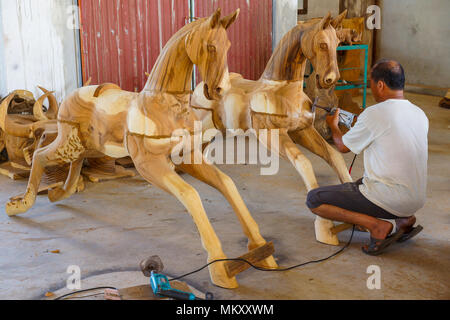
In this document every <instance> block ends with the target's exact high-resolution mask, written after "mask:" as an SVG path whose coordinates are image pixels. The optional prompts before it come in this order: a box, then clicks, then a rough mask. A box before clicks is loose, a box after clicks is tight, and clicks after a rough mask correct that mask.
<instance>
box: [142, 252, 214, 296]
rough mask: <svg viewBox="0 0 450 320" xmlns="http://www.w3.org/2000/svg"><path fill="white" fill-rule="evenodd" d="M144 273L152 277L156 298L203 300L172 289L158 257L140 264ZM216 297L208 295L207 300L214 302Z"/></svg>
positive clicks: (208, 293) (188, 293)
mask: <svg viewBox="0 0 450 320" xmlns="http://www.w3.org/2000/svg"><path fill="white" fill-rule="evenodd" d="M140 267H141V270H142V273H143V274H144V275H145V276H146V277H150V285H151V287H152V290H153V293H154V294H155V296H157V297H160V298H172V299H175V300H203V299H200V298H198V297H196V296H195V295H194V294H193V293H190V292H185V291H181V290H178V289H175V288H172V286H171V285H170V280H169V279H168V278H167V276H165V275H164V274H161V272H162V271H163V269H164V265H163V263H162V261H161V259H160V257H158V256H152V257H150V258H148V259H145V260H142V261H141V263H140ZM213 298H214V297H213V295H212V293H210V292H207V293H206V300H212V299H213Z"/></svg>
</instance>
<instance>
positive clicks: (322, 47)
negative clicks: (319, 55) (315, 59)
mask: <svg viewBox="0 0 450 320" xmlns="http://www.w3.org/2000/svg"><path fill="white" fill-rule="evenodd" d="M320 49H322V50H327V49H328V45H327V44H326V43H321V44H320Z"/></svg>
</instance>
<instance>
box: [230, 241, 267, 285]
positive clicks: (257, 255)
mask: <svg viewBox="0 0 450 320" xmlns="http://www.w3.org/2000/svg"><path fill="white" fill-rule="evenodd" d="M274 252H275V247H274V245H273V242H268V243H266V244H265V245H263V246H261V247H259V248H256V249H254V250H252V251H250V252H248V253H246V254H244V255H243V256H240V257H239V259H244V260H247V261H248V262H250V263H252V264H257V263H258V262H259V261H261V260H264V259H266V258H268V257H270V256H271V255H272V254H273V253H274ZM250 267H251V266H250V265H249V264H248V263H245V262H243V261H229V262H226V263H225V269H226V271H227V274H228V276H229V277H230V278H232V277H234V276H236V275H237V274H239V273H241V272H243V271H245V270H247V269H248V268H250Z"/></svg>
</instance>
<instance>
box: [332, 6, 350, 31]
mask: <svg viewBox="0 0 450 320" xmlns="http://www.w3.org/2000/svg"><path fill="white" fill-rule="evenodd" d="M346 16H347V9H345V11H344V12H342V13H341V14H340V15H339V16H337V17H336V18H334V19H333V20H332V21H331V25H332V26H333V28H335V29H337V28H338V27H341V26H342V22H343V21H344V19H345V17H346Z"/></svg>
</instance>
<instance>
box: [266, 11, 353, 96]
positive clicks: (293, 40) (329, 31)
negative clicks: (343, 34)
mask: <svg viewBox="0 0 450 320" xmlns="http://www.w3.org/2000/svg"><path fill="white" fill-rule="evenodd" d="M346 15H347V11H344V12H343V13H342V14H341V15H339V16H338V17H337V18H335V19H332V18H331V14H330V13H328V15H327V16H326V17H324V18H323V19H318V20H317V21H314V22H308V23H303V24H299V25H297V26H296V27H294V28H292V29H291V30H290V31H289V32H288V33H286V35H285V36H284V37H283V39H282V40H281V41H280V43H279V44H278V46H277V47H276V49H275V51H274V53H273V55H272V57H271V58H270V61H269V63H268V65H267V67H266V69H265V71H264V73H263V76H262V79H267V80H275V81H283V80H287V81H303V77H304V74H305V66H306V59H308V60H309V61H310V62H311V63H312V65H313V67H314V70H315V72H316V74H317V84H318V88H330V87H331V86H333V85H334V84H336V82H337V81H338V80H339V78H340V74H339V68H338V63H337V52H336V49H337V47H338V45H339V43H340V42H341V40H340V39H339V38H338V36H337V33H336V28H339V27H340V25H341V24H342V21H343V20H344V18H345V16H346Z"/></svg>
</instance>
